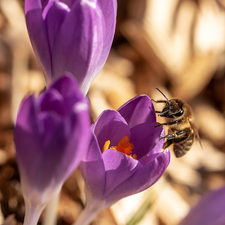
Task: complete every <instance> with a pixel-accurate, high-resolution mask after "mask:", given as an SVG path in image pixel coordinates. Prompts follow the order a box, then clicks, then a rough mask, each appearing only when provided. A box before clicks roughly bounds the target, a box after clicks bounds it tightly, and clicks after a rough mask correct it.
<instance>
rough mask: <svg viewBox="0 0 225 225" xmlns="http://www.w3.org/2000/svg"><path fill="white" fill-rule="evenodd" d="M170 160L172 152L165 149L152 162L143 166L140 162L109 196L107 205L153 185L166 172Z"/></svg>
mask: <svg viewBox="0 0 225 225" xmlns="http://www.w3.org/2000/svg"><path fill="white" fill-rule="evenodd" d="M169 161H170V152H169V150H168V149H167V150H165V151H164V152H162V153H161V154H160V155H159V156H158V157H157V158H156V159H155V160H154V161H152V162H151V163H149V164H147V165H145V166H141V165H140V164H139V166H138V167H139V168H138V170H137V171H136V172H135V173H134V174H133V176H131V177H129V179H127V180H125V181H124V182H123V183H122V184H121V185H119V186H118V187H117V188H116V189H115V190H113V191H112V192H111V194H110V195H109V196H108V197H107V206H110V205H111V204H113V203H114V202H116V201H118V200H119V199H121V198H124V197H126V196H129V195H133V194H136V193H139V192H141V191H144V190H145V189H147V188H149V187H150V186H152V185H153V184H154V183H155V182H157V181H158V180H159V178H160V177H161V176H162V175H163V173H164V172H165V170H166V168H167V166H168V164H169Z"/></svg>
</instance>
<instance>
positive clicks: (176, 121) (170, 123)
mask: <svg viewBox="0 0 225 225" xmlns="http://www.w3.org/2000/svg"><path fill="white" fill-rule="evenodd" d="M178 122H180V120H174V121H170V122H167V123H161V124H159V125H157V126H155V127H159V126H163V125H173V124H176V123H178Z"/></svg>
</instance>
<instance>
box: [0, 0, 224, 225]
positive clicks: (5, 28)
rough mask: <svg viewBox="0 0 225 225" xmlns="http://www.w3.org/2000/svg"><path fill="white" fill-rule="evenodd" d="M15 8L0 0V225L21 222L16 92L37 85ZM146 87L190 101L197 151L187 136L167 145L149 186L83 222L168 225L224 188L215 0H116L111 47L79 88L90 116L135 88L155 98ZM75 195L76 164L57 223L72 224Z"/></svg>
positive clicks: (79, 190)
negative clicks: (182, 146)
mask: <svg viewBox="0 0 225 225" xmlns="http://www.w3.org/2000/svg"><path fill="white" fill-rule="evenodd" d="M23 5H24V1H23V0H0V224H5V225H6V224H8V225H11V224H14V225H15V224H17V225H19V224H22V221H23V217H24V210H25V208H24V202H23V198H22V195H21V188H20V182H19V174H18V170H17V165H16V161H15V150H14V144H13V122H14V120H15V116H16V113H17V110H18V107H19V104H20V102H21V100H22V98H23V97H24V96H25V95H26V94H27V93H28V92H34V93H36V94H38V93H39V92H40V90H42V89H43V88H44V86H45V84H44V79H43V75H42V71H41V70H40V67H39V65H38V63H37V61H36V58H35V56H34V53H33V50H32V48H31V45H30V41H29V38H28V35H27V31H26V26H25V20H24V12H23ZM156 87H157V88H159V89H160V90H161V91H162V92H163V93H164V94H165V95H166V96H167V97H168V98H171V97H178V98H181V99H183V100H185V101H186V102H187V103H188V104H190V105H191V106H192V109H193V111H194V115H195V119H196V121H195V124H196V126H197V128H198V130H199V134H200V138H201V142H202V145H203V149H201V147H200V145H199V143H198V141H196V142H195V143H194V145H193V147H192V149H191V150H190V152H188V154H187V155H185V156H184V157H182V158H179V159H177V158H175V156H174V154H173V152H172V151H171V155H172V159H171V163H170V165H169V167H168V169H167V170H166V173H165V174H164V176H163V177H162V178H161V179H160V180H159V182H157V183H156V184H155V185H154V186H153V187H151V188H150V189H149V190H147V191H144V192H142V193H140V194H137V195H134V196H131V197H128V198H125V199H122V200H121V201H119V202H118V203H116V204H115V205H113V206H112V207H111V208H109V209H107V210H104V211H103V212H101V213H100V214H99V215H98V216H97V217H96V218H95V220H94V221H93V223H92V225H103V224H104V225H105V224H107V225H150V224H151V225H176V224H179V221H181V220H182V218H183V217H184V216H185V215H186V214H187V213H188V211H189V209H190V208H191V207H192V206H193V205H195V204H196V203H197V202H198V200H199V199H200V198H201V196H202V195H203V194H204V193H206V192H207V191H210V190H213V189H216V188H219V187H220V186H222V185H224V183H225V1H224V0H118V16H117V28H116V34H115V38H114V42H113V47H112V50H111V53H110V55H109V58H108V60H107V63H106V65H105V67H104V68H103V70H102V72H101V73H100V74H99V76H98V77H97V78H96V79H95V80H94V82H93V83H92V85H91V88H90V90H89V93H88V97H89V99H90V102H91V106H92V107H91V117H92V119H93V122H94V121H95V120H96V118H97V117H98V116H99V114H100V113H101V112H102V111H103V110H104V109H107V108H112V109H117V108H119V107H120V106H121V105H122V104H124V103H125V102H126V101H128V100H129V99H131V98H132V97H134V96H136V95H138V94H147V95H148V96H149V97H151V98H154V99H162V98H163V97H162V95H161V94H160V93H159V92H158V91H157V90H156ZM156 108H157V109H158V110H160V109H162V105H160V104H158V105H157V106H156ZM83 196H84V193H83V180H82V177H81V175H80V172H79V170H77V171H75V172H74V174H73V175H72V176H71V177H70V178H69V179H68V180H67V182H66V183H65V185H64V186H63V189H62V192H61V197H60V202H59V205H58V209H57V215H58V225H69V224H71V223H72V222H73V221H75V220H76V218H77V216H78V215H79V213H80V212H81V210H82V208H83V201H84V197H83ZM42 218H43V217H41V218H40V224H41V221H42ZM4 221H5V222H4Z"/></svg>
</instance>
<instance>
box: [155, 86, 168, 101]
mask: <svg viewBox="0 0 225 225" xmlns="http://www.w3.org/2000/svg"><path fill="white" fill-rule="evenodd" d="M156 90H157V91H159V92H160V93H161V94H162V95H163V96H164V97H165V99H166V100H167V102H168V104H169V105H170V102H169V100H168V98H167V97H166V96H165V95H164V94H163V93H162V92H161V91H160V90H159V89H158V88H156Z"/></svg>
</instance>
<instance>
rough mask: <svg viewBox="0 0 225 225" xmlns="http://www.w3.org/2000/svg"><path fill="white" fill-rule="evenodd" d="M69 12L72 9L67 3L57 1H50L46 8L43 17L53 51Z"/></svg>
mask: <svg viewBox="0 0 225 225" xmlns="http://www.w3.org/2000/svg"><path fill="white" fill-rule="evenodd" d="M69 12H70V9H69V7H68V6H67V5H65V4H63V3H62V2H56V1H50V2H49V3H48V5H47V6H46V7H45V9H44V12H43V18H44V21H45V25H46V29H47V34H48V41H49V45H50V51H51V52H52V51H53V46H54V42H55V39H56V36H57V34H58V31H59V29H60V27H61V25H62V23H63V21H64V19H65V18H66V16H67V14H68V13H69Z"/></svg>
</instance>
